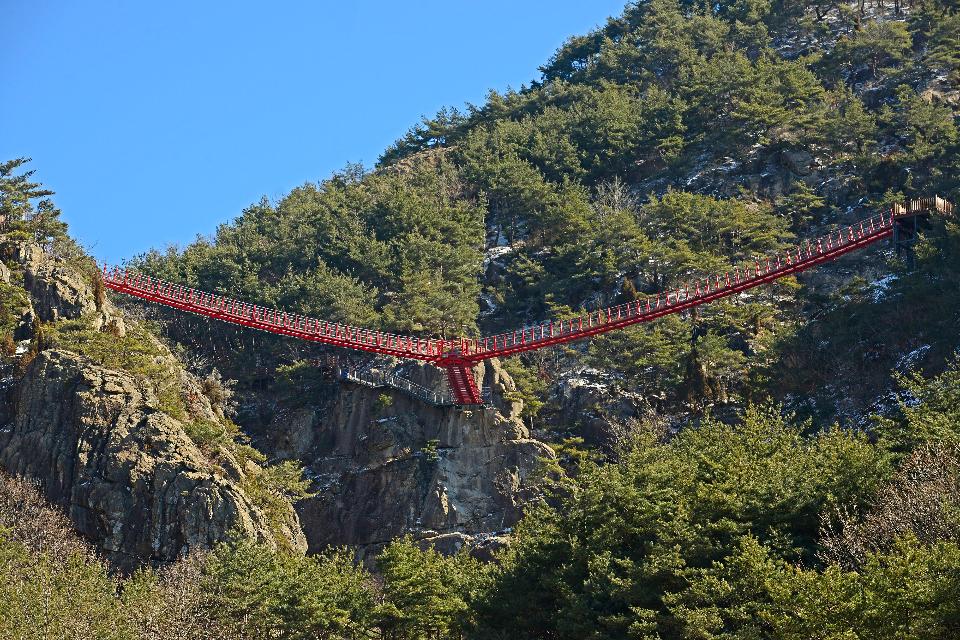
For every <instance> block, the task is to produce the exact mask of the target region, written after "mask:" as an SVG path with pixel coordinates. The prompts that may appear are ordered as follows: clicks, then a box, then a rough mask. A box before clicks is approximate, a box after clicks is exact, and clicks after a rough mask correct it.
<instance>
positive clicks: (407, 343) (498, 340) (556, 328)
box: [103, 196, 953, 362]
mask: <svg viewBox="0 0 960 640" xmlns="http://www.w3.org/2000/svg"><path fill="white" fill-rule="evenodd" d="M932 211H936V212H939V213H943V214H947V215H949V214H952V213H953V205H952V204H950V203H949V202H947V201H946V200H944V199H943V198H940V197H939V196H934V197H932V198H917V199H913V200H909V201H907V202H906V203H904V204H895V205H893V206H892V207H891V208H890V209H889V210H887V211H885V212H883V213H881V214H878V215H875V216H872V217H870V218H868V219H866V220H861V221H860V222H859V223H856V224H854V225H848V226H846V227H841V228H839V229H837V230H836V231H833V232H831V233H830V234H827V235H826V236H823V237H821V238H818V239H816V240H814V241H811V240H807V241H806V242H805V243H804V242H801V243H800V244H798V245H795V246H794V247H792V248H791V249H789V250H786V251H784V252H783V253H779V254H776V255H774V256H769V257H762V258H760V257H758V258H754V260H753V263H752V264H747V265H745V266H737V267H735V268H734V269H733V270H732V271H728V272H726V273H724V274H716V275H713V276H709V277H707V278H704V279H697V280H694V281H691V282H689V283H687V284H684V285H683V286H681V287H678V288H676V289H674V290H670V291H667V292H663V293H658V294H656V296H646V297H644V298H641V299H639V300H636V301H632V302H628V303H624V304H620V305H615V306H611V307H606V308H603V309H599V310H596V311H591V312H588V313H586V314H583V315H581V316H578V317H575V318H571V319H566V320H557V321H548V322H545V323H541V324H538V325H534V326H528V327H523V328H521V329H517V330H516V331H513V332H510V333H501V334H497V335H493V336H487V337H483V338H477V339H468V338H459V339H456V340H445V339H434V338H418V337H415V336H407V335H400V334H394V333H389V332H384V331H379V330H375V329H366V328H363V327H355V326H352V325H347V324H342V323H339V322H331V321H328V320H320V319H317V318H312V317H309V316H304V315H300V314H288V313H287V312H285V311H282V310H280V309H276V308H269V307H262V306H258V305H254V304H250V303H247V302H242V301H238V300H234V299H232V298H228V297H226V296H220V295H217V294H213V293H208V292H205V291H200V290H197V289H193V288H189V287H186V286H184V285H180V284H177V283H172V282H167V281H165V280H161V279H157V278H151V277H150V276H148V275H144V274H140V273H137V272H135V271H129V270H126V269H120V268H116V267H115V268H112V269H111V268H108V267H106V266H104V271H103V279H104V284H105V285H106V286H107V287H108V288H111V289H114V290H116V291H120V292H123V293H128V294H130V295H134V296H137V297H140V298H143V299H145V300H149V301H152V302H158V303H160V304H165V305H168V306H171V307H174V308H177V309H180V310H184V311H188V312H191V313H197V314H200V315H203V316H206V317H211V318H216V319H220V320H225V321H227V322H232V323H235V324H240V325H243V326H247V327H251V328H255V329H260V330H263V331H269V332H271V333H275V334H280V335H287V336H292V337H296V338H301V339H304V340H311V341H315V342H322V343H325V344H331V345H334V346H339V347H345V348H349V349H357V350H362V351H367V352H372V353H381V354H387V355H392V356H396V357H400V358H411V359H417V360H425V361H428V362H437V361H440V360H441V359H442V358H443V357H445V356H448V355H450V354H455V355H456V356H458V357H463V358H466V359H468V360H482V359H486V358H490V357H495V356H498V355H509V354H510V353H516V352H519V351H526V350H529V349H533V348H538V347H540V346H544V345H545V344H555V343H558V342H568V341H571V340H574V339H577V338H578V337H585V336H589V335H593V334H595V333H600V332H602V331H604V330H608V329H609V328H610V327H611V325H616V326H622V325H624V324H630V323H632V322H634V321H637V322H639V321H643V319H645V318H651V317H659V316H660V315H664V314H665V313H668V312H673V311H667V310H671V309H672V310H676V308H677V307H678V306H684V307H689V306H693V305H692V304H691V300H692V301H698V300H699V301H701V302H702V301H706V300H712V299H715V298H718V297H722V296H723V295H728V294H729V293H731V292H736V291H741V290H744V289H747V288H750V287H751V286H756V285H757V284H759V283H762V282H768V281H770V280H772V279H775V278H776V277H780V276H782V275H785V274H786V273H793V272H796V271H800V270H802V269H803V268H807V267H809V266H812V265H814V264H819V262H822V261H825V260H827V259H832V258H833V257H836V256H838V255H840V254H842V253H844V252H846V251H849V250H852V249H853V248H857V247H859V246H862V245H863V244H866V243H869V242H872V241H875V240H877V239H879V238H880V237H882V236H884V235H886V234H889V233H891V231H892V227H893V222H894V220H896V219H897V218H900V217H905V216H911V215H917V214H921V213H925V212H932ZM698 304H699V303H698Z"/></svg>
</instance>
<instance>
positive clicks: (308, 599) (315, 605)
mask: <svg viewBox="0 0 960 640" xmlns="http://www.w3.org/2000/svg"><path fill="white" fill-rule="evenodd" d="M203 573H204V583H205V587H206V590H207V591H208V592H209V593H210V594H211V599H212V603H211V604H212V605H213V607H212V609H213V611H214V613H215V615H216V617H217V619H218V622H219V624H220V625H222V627H223V628H225V629H227V630H229V632H230V633H231V634H232V636H234V637H243V638H265V637H283V638H302V639H304V640H306V639H308V638H317V637H331V638H352V637H362V634H363V633H364V632H365V631H366V630H367V629H369V628H370V626H371V616H372V613H373V610H374V592H373V589H372V584H371V580H370V577H369V575H368V574H367V572H366V571H364V570H363V569H361V568H359V567H357V566H356V565H354V563H353V558H352V555H351V554H350V553H349V552H348V551H347V550H345V549H332V550H330V551H328V552H326V553H323V554H319V555H316V556H310V557H304V556H300V555H294V554H287V553H280V552H277V551H275V550H273V549H271V548H270V547H267V546H265V545H262V544H258V543H255V542H252V541H250V540H246V539H238V540H234V541H232V542H229V543H225V544H222V545H220V546H218V547H217V548H216V549H215V550H214V552H213V554H212V556H211V557H210V559H209V561H208V562H207V563H206V565H205V566H204V569H203Z"/></svg>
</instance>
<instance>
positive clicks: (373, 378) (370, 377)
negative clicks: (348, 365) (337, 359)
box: [337, 369, 456, 407]
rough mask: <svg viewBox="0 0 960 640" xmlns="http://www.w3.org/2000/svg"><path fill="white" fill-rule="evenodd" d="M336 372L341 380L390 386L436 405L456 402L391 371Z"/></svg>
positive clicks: (443, 394) (450, 397)
mask: <svg viewBox="0 0 960 640" xmlns="http://www.w3.org/2000/svg"><path fill="white" fill-rule="evenodd" d="M337 373H338V375H339V377H340V378H341V379H342V380H348V381H350V382H353V383H356V384H362V385H365V386H368V387H372V388H377V387H390V388H392V389H396V390H398V391H401V392H403V393H405V394H407V395H409V396H412V397H414V398H417V399H418V400H422V401H423V402H426V403H428V404H432V405H434V406H437V407H451V406H454V405H455V404H456V402H454V399H453V396H451V395H450V394H446V393H442V392H438V391H434V390H433V389H428V388H427V387H424V386H422V385H419V384H417V383H415V382H412V381H410V380H407V379H406V378H401V377H400V376H398V375H395V374H392V373H385V372H383V371H375V370H363V369H339V370H338V372H337Z"/></svg>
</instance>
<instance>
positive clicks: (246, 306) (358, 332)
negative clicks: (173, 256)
mask: <svg viewBox="0 0 960 640" xmlns="http://www.w3.org/2000/svg"><path fill="white" fill-rule="evenodd" d="M103 280H104V284H105V285H106V286H107V287H109V288H111V289H114V290H117V291H120V292H123V293H127V294H130V295H134V296H137V297H140V298H143V299H146V300H150V301H152V302H159V303H161V304H165V305H167V306H172V307H174V308H177V309H180V310H183V311H188V312H192V313H197V314H200V315H203V316H206V317H212V318H216V319H220V320H225V321H228V322H233V323H236V324H241V325H244V326H248V327H251V328H255V329H261V330H265V331H269V332H272V333H279V334H281V335H291V336H294V337H298V338H303V339H307V340H314V341H318V342H324V343H327V344H333V345H336V346H343V347H347V348H355V349H360V350H363V351H369V352H373V353H384V354H389V355H394V356H398V357H405V358H413V359H419V360H428V361H431V360H436V359H437V358H439V357H440V356H442V355H443V354H444V353H446V352H447V351H449V350H450V348H451V347H452V346H454V345H459V344H461V342H462V341H451V340H443V339H433V338H419V337H415V336H408V335H400V334H395V333H389V332H385V331H379V330H376V329H367V328H363V327H356V326H352V325H348V324H342V323H339V322H331V321H328V320H320V319H317V318H312V317H310V316H305V315H301V314H295V313H287V312H286V311H282V310H280V309H276V308H271V307H263V306H259V305H255V304H250V303H248V302H243V301H239V300H235V299H233V298H229V297H227V296H223V295H218V294H214V293H209V292H206V291H201V290H199V289H194V288H191V287H187V286H185V285H181V284H177V283H174V282H168V281H166V280H163V279H160V278H154V277H151V276H149V275H145V274H141V273H138V272H136V271H132V270H128V269H122V268H120V267H112V268H111V267H108V266H104V268H103Z"/></svg>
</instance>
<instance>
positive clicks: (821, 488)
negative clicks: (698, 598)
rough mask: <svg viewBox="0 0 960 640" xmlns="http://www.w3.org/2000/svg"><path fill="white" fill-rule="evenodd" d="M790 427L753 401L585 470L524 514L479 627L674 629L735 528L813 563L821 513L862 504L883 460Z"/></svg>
mask: <svg viewBox="0 0 960 640" xmlns="http://www.w3.org/2000/svg"><path fill="white" fill-rule="evenodd" d="M801 431H802V430H801V428H799V427H796V426H792V425H790V424H789V423H788V422H786V421H785V420H784V419H783V418H782V417H780V416H779V415H778V414H777V413H776V412H775V411H773V410H770V409H756V408H755V409H751V410H750V411H748V413H747V415H746V416H745V417H744V419H743V421H742V422H741V423H740V424H738V425H735V426H731V425H725V424H722V423H719V422H715V421H712V420H708V421H706V422H705V423H704V424H703V425H702V426H701V427H700V428H699V429H692V430H687V431H683V432H681V433H680V434H679V435H678V436H677V437H676V438H675V439H674V440H672V441H670V442H669V443H667V444H658V443H657V441H656V440H655V439H654V438H653V437H652V436H651V437H649V438H647V439H646V441H645V442H642V444H641V445H640V446H638V447H637V448H636V449H635V450H634V451H633V452H632V453H630V454H629V455H627V456H626V457H625V458H624V460H623V461H622V462H620V463H618V464H609V465H605V466H599V467H594V468H593V469H589V468H588V469H585V470H584V471H583V472H582V473H581V474H580V475H579V476H578V477H577V478H576V480H575V484H574V486H573V488H572V489H570V490H568V491H569V497H568V498H566V499H564V500H563V501H562V503H561V504H560V505H557V506H556V507H552V506H544V507H541V508H538V509H535V510H534V511H533V512H532V513H530V514H528V516H527V518H526V519H525V520H524V522H523V523H522V526H521V527H520V529H519V531H518V534H517V538H516V540H515V542H514V545H513V546H512V547H511V548H510V550H509V551H508V553H507V554H506V555H505V556H504V557H503V558H501V560H502V566H501V567H502V568H501V569H500V570H499V571H498V572H496V574H495V580H494V584H493V586H492V588H491V589H490V591H489V592H487V593H486V594H485V595H484V596H483V598H482V600H481V602H480V604H479V614H478V615H479V619H480V626H481V628H482V629H486V631H485V634H486V635H484V634H481V636H482V637H487V636H490V637H495V634H494V631H493V630H494V629H506V628H511V629H512V630H513V636H512V637H515V638H525V637H543V636H544V635H550V636H552V637H557V638H567V637H570V638H575V637H576V638H581V637H585V636H590V635H595V637H624V636H627V635H631V634H632V635H637V636H639V637H653V634H654V633H659V634H660V636H659V637H680V636H679V634H678V630H679V624H680V622H679V621H678V619H677V617H676V615H675V614H674V613H673V612H671V610H670V603H671V602H674V601H675V599H676V598H677V597H679V596H677V595H676V594H682V593H684V592H685V591H686V590H687V589H688V588H690V584H691V582H690V579H691V576H694V575H696V572H697V571H699V570H702V569H707V568H710V567H711V566H713V564H714V563H715V562H722V561H724V559H725V558H727V557H729V556H730V555H732V554H735V553H736V552H737V549H738V546H739V544H740V540H741V539H742V538H743V537H744V536H753V537H756V538H758V539H759V540H761V541H763V543H764V544H766V545H768V546H769V547H770V548H772V549H774V550H776V553H777V554H778V556H779V557H782V558H784V559H787V560H789V561H792V562H796V561H799V560H807V561H809V560H811V559H812V557H813V552H814V549H815V536H816V532H817V529H818V525H819V514H820V513H821V511H822V510H824V509H825V508H827V507H829V506H830V505H833V504H848V505H849V504H861V503H863V502H864V501H865V500H866V499H867V497H868V496H870V495H871V494H872V492H873V491H875V490H876V488H877V487H878V485H879V483H880V481H881V480H882V479H883V478H884V477H885V475H886V473H887V468H888V463H887V461H886V457H885V455H884V454H883V452H882V451H880V450H878V449H876V448H875V447H873V446H872V445H870V444H869V443H868V442H867V440H866V438H864V437H863V436H858V435H855V434H850V433H844V432H840V431H831V432H827V433H824V434H821V435H818V436H815V437H812V438H808V437H804V436H803V435H802V433H801ZM643 634H647V636H644V635H643Z"/></svg>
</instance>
